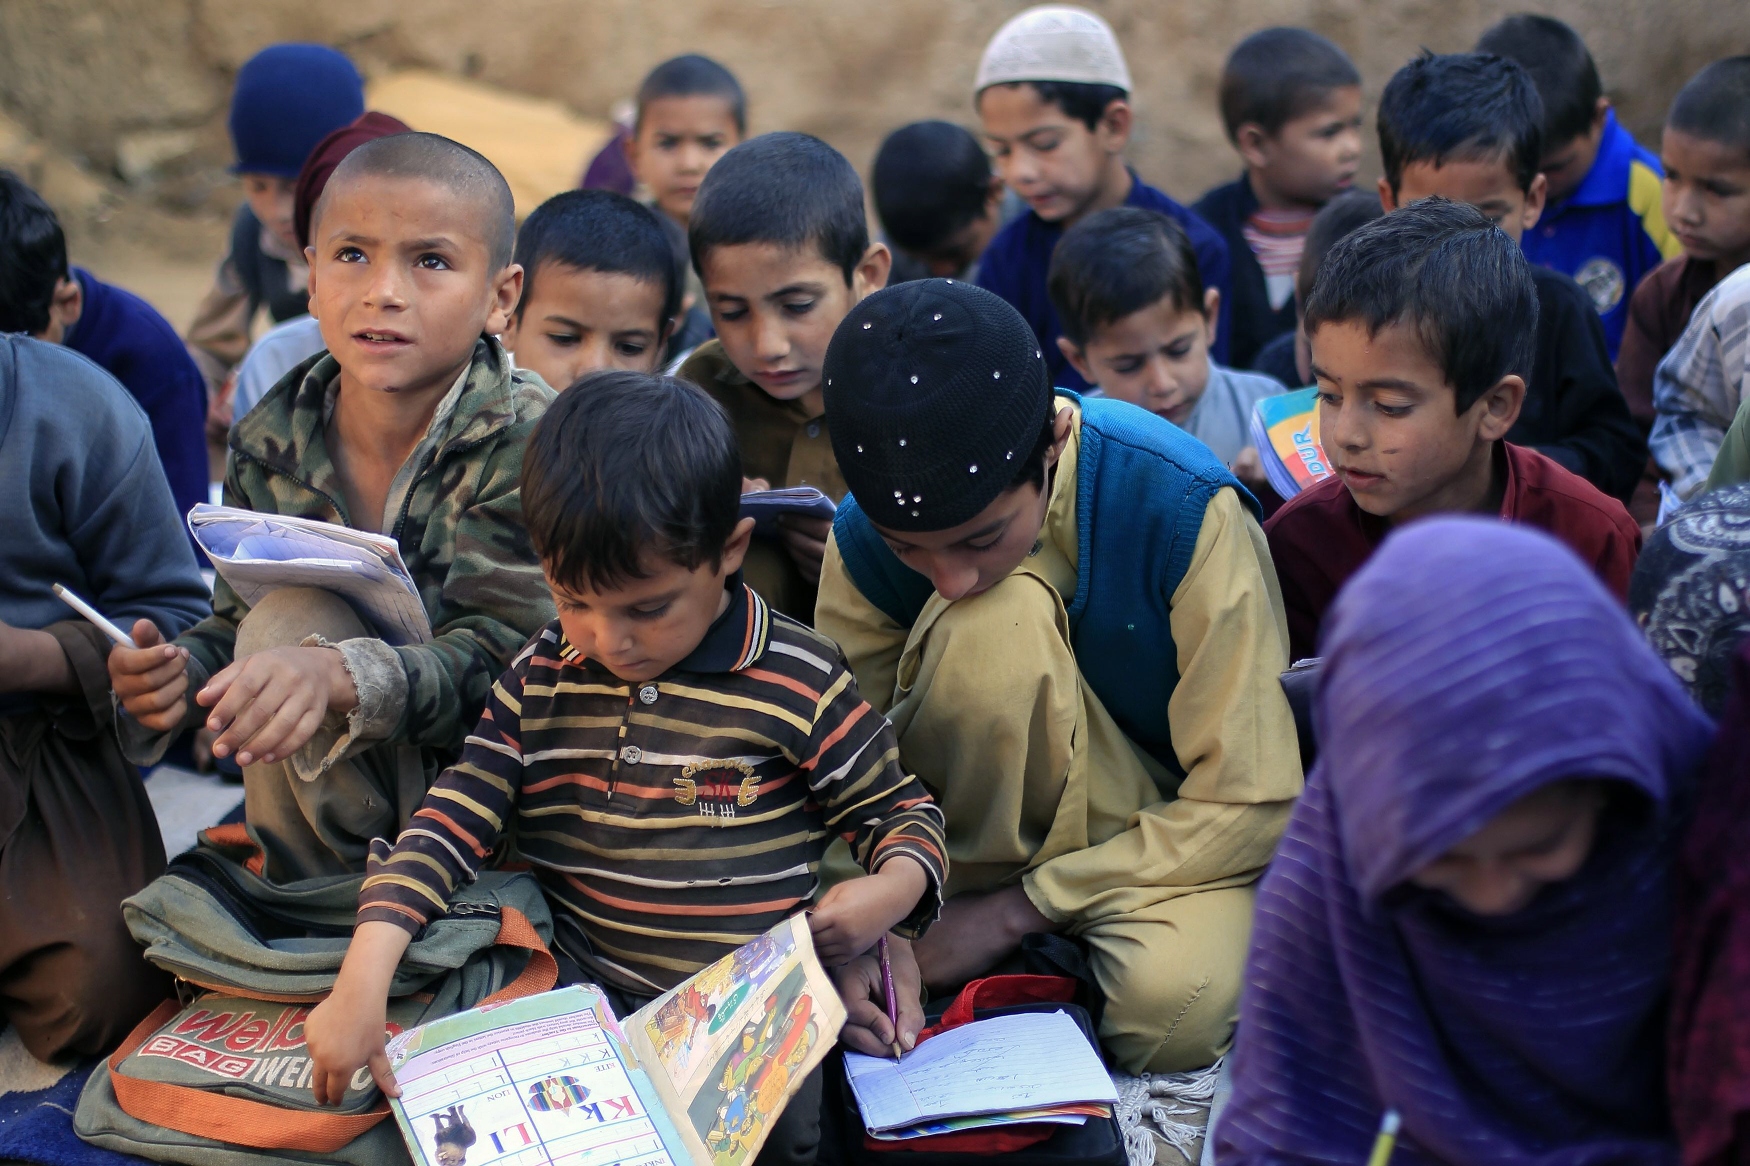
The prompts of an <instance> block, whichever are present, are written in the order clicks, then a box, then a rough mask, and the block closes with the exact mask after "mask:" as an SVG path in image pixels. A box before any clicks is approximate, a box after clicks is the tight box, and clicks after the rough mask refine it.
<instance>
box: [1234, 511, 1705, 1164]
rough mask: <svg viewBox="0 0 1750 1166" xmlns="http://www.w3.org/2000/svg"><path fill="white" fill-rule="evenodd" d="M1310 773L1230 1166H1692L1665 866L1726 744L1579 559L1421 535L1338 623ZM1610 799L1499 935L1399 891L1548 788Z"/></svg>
mask: <svg viewBox="0 0 1750 1166" xmlns="http://www.w3.org/2000/svg"><path fill="white" fill-rule="evenodd" d="M1322 646H1323V648H1324V656H1325V672H1324V678H1323V681H1322V684H1321V687H1320V690H1319V695H1318V701H1317V718H1318V726H1319V739H1320V748H1321V752H1320V755H1319V760H1318V764H1317V765H1316V766H1315V767H1314V769H1313V771H1312V773H1311V774H1310V775H1309V776H1308V778H1307V783H1306V793H1305V794H1304V796H1303V797H1302V798H1301V800H1300V804H1299V805H1298V806H1297V807H1296V808H1295V812H1294V817H1293V820H1292V821H1291V823H1290V825H1289V827H1288V832H1287V835H1286V836H1285V837H1284V839H1283V842H1282V846H1281V849H1280V850H1279V851H1278V853H1277V857H1276V860H1275V861H1274V863H1272V865H1271V867H1270V870H1269V873H1268V874H1267V875H1266V876H1265V878H1264V881H1263V883H1262V885H1261V887H1260V889H1259V895H1258V910H1257V923H1256V930H1255V932H1254V934H1253V939H1252V952H1251V958H1250V962H1249V963H1248V965H1247V971H1246V987H1245V992H1244V994H1243V996H1242V1002H1241V1012H1240V1025H1239V1031H1238V1034H1237V1039H1238V1045H1237V1049H1236V1052H1235V1055H1234V1084H1235V1088H1234V1097H1233V1101H1232V1102H1231V1104H1230V1105H1229V1107H1228V1109H1227V1111H1226V1112H1225V1113H1224V1114H1223V1116H1222V1118H1221V1121H1220V1123H1219V1126H1218V1128H1217V1133H1216V1138H1217V1155H1218V1159H1217V1160H1218V1161H1219V1162H1221V1163H1222V1166H1243V1164H1247V1163H1272V1164H1275V1163H1284V1162H1331V1163H1362V1162H1365V1161H1366V1159H1367V1154H1368V1149H1369V1146H1370V1144H1371V1142H1372V1140H1373V1136H1374V1133H1375V1131H1376V1129H1377V1128H1378V1126H1379V1120H1380V1116H1381V1114H1382V1113H1383V1111H1384V1110H1386V1109H1387V1108H1391V1109H1396V1110H1397V1111H1398V1112H1399V1113H1400V1114H1401V1115H1402V1117H1403V1123H1404V1125H1403V1134H1402V1135H1401V1137H1400V1140H1399V1143H1398V1152H1397V1154H1396V1156H1395V1157H1394V1158H1393V1159H1392V1161H1393V1163H1394V1166H1409V1164H1412V1163H1449V1164H1452V1166H1460V1164H1463V1166H1472V1164H1481V1163H1488V1164H1489V1166H1532V1164H1536V1166H1605V1164H1616V1163H1622V1164H1625V1166H1626V1164H1628V1163H1634V1164H1636V1166H1643V1164H1647V1163H1655V1164H1656V1163H1668V1162H1675V1161H1676V1150H1675V1147H1674V1145H1673V1144H1672V1141H1671V1134H1670V1129H1669V1122H1668V1119H1667V1117H1666V1108H1665V1103H1664V1091H1663V1088H1662V1083H1661V1066H1662V1057H1661V1051H1660V1050H1661V1044H1660V1042H1661V1023H1662V1020H1663V1015H1664V1010H1663V1004H1664V995H1665V990H1666V984H1667V978H1668V969H1669V964H1670V931H1671V902H1670V899H1671V890H1670V885H1671V884H1670V876H1671V865H1672V860H1673V856H1674V851H1675V847H1676V831H1677V830H1678V829H1679V827H1680V825H1681V819H1682V818H1683V816H1684V811H1685V807H1686V805H1687V802H1688V799H1689V797H1690V795H1691V791H1692V789H1693V783H1694V775H1695V772H1696V769H1697V767H1698V765H1699V763H1700V761H1701V759H1702V756H1703V754H1704V752H1705V750H1706V748H1707V743H1708V739H1709V736H1710V726H1709V724H1708V722H1707V720H1706V718H1704V717H1703V716H1702V715H1701V714H1700V713H1699V712H1698V711H1696V709H1695V707H1694V705H1693V704H1692V703H1691V702H1690V700H1689V698H1688V697H1687V696H1686V695H1685V694H1684V692H1683V690H1682V688H1681V687H1680V686H1679V685H1678V684H1677V682H1676V680H1675V679H1674V678H1673V676H1672V675H1671V671H1670V669H1669V668H1667V667H1666V666H1665V665H1664V664H1663V663H1662V662H1661V661H1660V660H1659V659H1658V657H1657V656H1655V655H1654V654H1653V652H1652V651H1651V650H1650V649H1649V648H1648V647H1647V646H1646V644H1645V642H1644V641H1643V640H1642V639H1641V637H1640V635H1639V633H1638V632H1637V631H1636V630H1635V627H1634V624H1633V623H1632V622H1630V620H1629V618H1628V616H1627V615H1626V613H1624V611H1623V610H1622V609H1621V607H1620V606H1618V604H1617V603H1616V601H1615V600H1614V599H1612V598H1611V596H1610V594H1609V593H1608V592H1606V591H1605V589H1604V587H1603V586H1602V585H1601V584H1599V583H1598V581H1597V580H1596V579H1595V578H1594V577H1593V576H1592V574H1591V572H1590V571H1588V570H1587V569H1586V568H1585V567H1584V566H1583V565H1582V564H1581V563H1580V561H1579V560H1578V559H1576V558H1575V557H1574V556H1573V555H1572V554H1571V553H1570V552H1569V551H1568V550H1567V549H1566V548H1564V547H1562V546H1561V545H1560V544H1559V543H1557V542H1556V541H1555V540H1554V539H1551V538H1549V537H1547V536H1546V535H1544V534H1541V533H1539V532H1537V531H1532V530H1527V529H1524V528H1521V527H1510V526H1506V525H1503V524H1501V523H1499V522H1490V521H1484V520H1478V519H1463V518H1454V519H1433V520H1428V521H1424V522H1419V523H1416V524H1415V525H1413V526H1410V527H1407V528H1405V529H1404V530H1402V531H1400V532H1398V533H1396V534H1394V535H1393V536H1392V537H1391V538H1389V539H1388V540H1386V543H1385V545H1384V546H1383V547H1381V548H1380V550H1379V552H1378V553H1376V554H1375V555H1374V556H1373V558H1372V560H1371V561H1370V562H1369V563H1368V564H1367V565H1366V566H1365V567H1364V568H1363V569H1362V570H1361V571H1360V572H1358V573H1357V574H1356V575H1355V577H1354V578H1353V579H1352V580H1351V581H1350V583H1349V584H1348V586H1346V587H1345V588H1344V589H1343V591H1342V593H1341V594H1340V595H1339V596H1338V598H1337V602H1336V603H1335V604H1334V605H1333V607H1332V609H1331V615H1330V617H1329V619H1328V620H1327V623H1326V634H1325V638H1324V642H1323V645H1322ZM1568 778H1596V779H1605V780H1609V781H1612V782H1616V783H1621V786H1622V787H1623V788H1622V792H1621V795H1620V796H1618V797H1614V798H1613V799H1612V802H1611V805H1612V809H1611V810H1609V811H1607V812H1606V814H1605V816H1604V817H1603V818H1602V819H1601V821H1600V823H1599V827H1600V828H1599V832H1598V837H1597V841H1596V843H1595V844H1594V847H1593V851H1592V854H1591V856H1590V857H1589V858H1588V860H1587V862H1586V864H1585V866H1583V867H1582V868H1581V870H1580V872H1579V873H1578V874H1576V875H1575V876H1574V877H1573V878H1571V879H1569V880H1567V881H1566V882H1563V883H1559V884H1556V885H1553V886H1550V887H1547V888H1545V889H1544V891H1543V892H1542V893H1541V894H1540V895H1539V896H1538V897H1537V898H1536V899H1535V900H1534V901H1533V902H1532V903H1531V905H1530V906H1528V907H1526V908H1525V909H1524V910H1522V911H1519V912H1517V913H1515V914H1513V915H1510V916H1505V917H1501V918H1484V917H1480V916H1476V915H1473V914H1471V913H1469V912H1468V911H1465V910H1464V909H1463V908H1462V907H1460V906H1459V905H1458V904H1457V903H1456V902H1454V901H1453V900H1451V899H1450V898H1448V897H1447V896H1446V895H1444V894H1441V893H1438V892H1429V891H1422V890H1419V889H1417V888H1415V887H1414V886H1413V885H1412V884H1410V883H1408V881H1407V880H1408V878H1409V876H1410V875H1412V874H1413V873H1415V872H1416V871H1417V870H1418V869H1420V868H1421V867H1422V866H1424V865H1426V864H1427V863H1428V862H1429V861H1431V860H1432V859H1434V858H1436V857H1438V856H1439V855H1441V854H1442V853H1444V852H1445V851H1446V850H1448V849H1449V848H1451V847H1452V846H1453V845H1454V844H1456V843H1458V842H1460V841H1462V840H1463V839H1464V838H1466V837H1468V836H1469V835H1471V834H1472V833H1474V832H1475V831H1476V830H1477V829H1478V828H1479V827H1481V826H1482V825H1483V824H1484V823H1486V822H1487V821H1489V819H1491V818H1492V817H1494V816H1495V815H1496V814H1498V813H1499V812H1500V811H1501V810H1503V809H1505V808H1506V807H1507V806H1509V805H1510V804H1512V803H1513V802H1515V801H1517V800H1519V799H1520V798H1522V797H1524V796H1526V795H1527V794H1530V793H1532V792H1533V791H1535V790H1537V789H1539V788H1541V787H1543V786H1546V785H1549V784H1551V783H1553V782H1557V781H1561V780H1564V779H1568Z"/></svg>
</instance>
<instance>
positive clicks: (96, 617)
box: [54, 583, 139, 648]
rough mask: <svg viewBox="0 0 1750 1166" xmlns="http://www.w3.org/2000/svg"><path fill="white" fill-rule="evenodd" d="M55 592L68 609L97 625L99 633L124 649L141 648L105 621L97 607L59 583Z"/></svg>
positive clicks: (132, 638) (126, 634)
mask: <svg viewBox="0 0 1750 1166" xmlns="http://www.w3.org/2000/svg"><path fill="white" fill-rule="evenodd" d="M54 592H55V594H56V595H59V596H60V597H61V602H62V603H65V604H66V605H67V606H68V607H70V608H72V609H73V610H74V611H76V612H78V613H79V614H80V615H82V616H84V617H85V618H86V619H88V620H90V621H91V622H92V623H94V624H96V625H97V630H98V631H100V632H102V633H103V634H104V635H106V636H108V637H109V638H110V639H112V640H114V641H115V642H116V643H118V644H120V645H121V646H122V647H124V648H137V647H139V645H138V644H136V643H134V637H132V636H130V635H128V633H126V632H124V631H122V630H121V629H120V628H118V627H116V626H115V625H114V624H112V623H110V622H109V621H108V620H107V619H104V618H103V615H102V613H101V612H99V611H98V610H97V609H96V608H95V607H92V606H91V605H90V604H89V603H86V602H85V601H84V600H83V599H80V598H79V597H78V596H77V595H74V594H73V593H72V592H71V591H68V590H67V589H66V588H65V587H63V586H61V585H60V584H59V583H56V584H54Z"/></svg>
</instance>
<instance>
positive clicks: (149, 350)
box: [61, 267, 209, 515]
mask: <svg viewBox="0 0 1750 1166" xmlns="http://www.w3.org/2000/svg"><path fill="white" fill-rule="evenodd" d="M73 278H75V279H77V280H78V281H79V287H80V289H81V290H82V291H83V292H84V293H85V310H84V312H83V313H81V315H80V316H79V322H78V323H76V324H74V325H73V326H72V327H71V328H69V329H67V333H66V335H65V336H63V337H62V338H61V342H62V343H63V344H65V345H66V346H67V347H68V348H71V349H72V350H73V351H74V352H77V353H80V354H82V355H84V356H88V357H90V358H91V359H92V360H93V361H95V362H96V363H97V365H98V366H99V367H101V368H102V369H103V370H104V371H105V372H107V373H109V375H110V376H112V377H114V378H115V379H116V380H118V381H120V382H121V383H122V386H123V387H124V388H126V389H127V390H128V392H130V393H132V394H133V396H134V400H136V401H138V402H139V403H140V408H142V409H144V410H145V411H146V419H147V420H148V421H150V422H151V423H152V444H153V445H155V446H157V448H158V462H159V464H160V465H162V466H163V467H164V477H165V478H166V479H167V480H168V481H169V482H170V496H171V497H172V498H173V499H174V500H175V502H176V512H177V514H179V515H186V514H187V513H188V511H189V507H191V506H193V505H194V504H195V503H197V502H205V501H206V500H207V481H208V478H209V474H208V468H207V386H206V382H205V381H204V380H203V379H202V378H201V372H200V369H199V368H198V367H197V366H196V365H195V363H194V358H193V357H191V356H189V354H188V349H187V348H186V347H184V346H183V343H182V337H180V336H178V335H177V334H176V329H174V328H172V327H171V326H170V321H168V320H166V319H165V318H164V317H163V316H160V315H159V314H158V312H157V310H156V309H155V308H153V307H152V305H151V304H148V303H147V302H146V301H145V300H143V299H141V298H140V297H139V296H137V295H135V294H134V293H133V292H130V291H124V290H122V289H121V288H119V287H112V286H110V285H109V284H107V283H104V282H103V281H102V280H100V279H98V278H97V277H96V276H94V275H92V274H91V273H90V272H89V271H85V270H82V269H80V268H77V267H76V268H74V269H73Z"/></svg>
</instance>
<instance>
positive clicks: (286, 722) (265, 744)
mask: <svg viewBox="0 0 1750 1166" xmlns="http://www.w3.org/2000/svg"><path fill="white" fill-rule="evenodd" d="M194 699H195V702H196V703H197V704H199V705H201V706H202V707H203V708H210V709H212V710H213V713H212V715H211V716H209V717H208V718H207V728H209V729H211V730H213V731H214V732H215V733H218V734H219V738H218V740H216V741H214V742H213V756H215V757H229V756H230V755H231V754H233V753H235V754H236V755H237V764H238V765H254V764H255V763H256V762H261V763H263V764H271V763H273V762H275V761H280V760H283V759H285V758H287V757H290V756H291V755H292V754H293V753H296V752H297V751H298V750H299V749H300V748H302V747H303V745H304V742H306V741H308V740H309V739H310V738H311V737H312V736H313V735H315V732H316V730H317V729H318V728H320V727H321V725H322V718H323V717H325V716H327V715H328V713H329V712H330V711H333V712H339V713H345V712H351V711H352V710H353V709H354V708H356V707H358V690H357V689H356V688H354V687H353V683H352V677H351V676H349V675H348V674H347V671H346V667H345V665H344V664H343V663H342V658H341V655H340V652H339V650H338V649H336V648H269V649H267V650H266V651H262V652H257V653H255V654H254V655H253V656H249V657H246V658H244V659H242V660H238V661H237V662H236V663H234V664H232V665H231V666H230V667H229V668H227V669H225V670H224V671H223V672H220V673H219V674H218V675H217V676H215V677H213V678H212V679H211V680H209V681H207V685H206V687H205V688H203V689H201V690H200V691H199V692H197V693H195V697H194Z"/></svg>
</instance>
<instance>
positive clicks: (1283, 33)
mask: <svg viewBox="0 0 1750 1166" xmlns="http://www.w3.org/2000/svg"><path fill="white" fill-rule="evenodd" d="M1360 84H1361V74H1360V73H1359V72H1357V71H1356V69H1355V62H1353V61H1351V60H1350V59H1349V55H1348V54H1347V53H1345V52H1344V51H1343V50H1342V49H1340V48H1338V47H1337V46H1336V45H1334V44H1332V43H1331V42H1330V41H1328V40H1326V39H1325V38H1324V37H1322V36H1320V35H1319V34H1318V33H1316V32H1312V31H1311V30H1309V29H1304V28H1266V29H1263V30H1262V31H1260V32H1254V33H1253V34H1252V35H1251V36H1249V37H1247V38H1246V39H1245V40H1243V41H1241V42H1240V43H1239V44H1237V45H1235V46H1234V51H1233V52H1232V53H1229V54H1228V58H1227V64H1226V65H1224V66H1223V67H1222V70H1221V121H1222V124H1223V125H1224V126H1226V127H1227V136H1228V140H1229V141H1231V142H1238V141H1239V134H1240V127H1241V126H1243V125H1245V124H1247V123H1248V122H1251V123H1255V124H1256V125H1257V126H1258V127H1259V128H1261V129H1262V130H1263V131H1264V132H1265V133H1266V134H1269V135H1271V136H1275V135H1276V134H1278V133H1280V132H1281V130H1282V127H1283V126H1285V125H1287V124H1288V123H1289V122H1291V121H1293V120H1294V119H1295V118H1297V117H1300V116H1301V115H1302V114H1305V113H1309V112H1311V111H1312V110H1315V109H1317V108H1318V107H1319V106H1321V105H1323V104H1324V103H1325V102H1326V101H1327V100H1328V99H1329V98H1330V96H1331V92H1332V91H1333V90H1336V89H1345V88H1348V87H1349V86H1351V85H1357V86H1358V85H1360Z"/></svg>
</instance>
